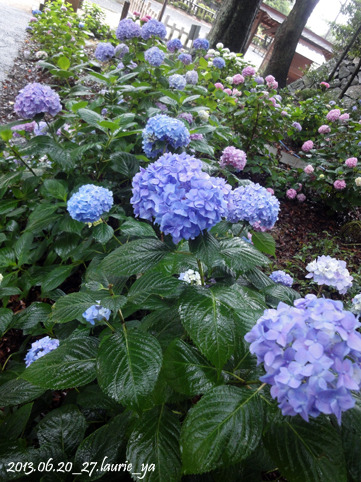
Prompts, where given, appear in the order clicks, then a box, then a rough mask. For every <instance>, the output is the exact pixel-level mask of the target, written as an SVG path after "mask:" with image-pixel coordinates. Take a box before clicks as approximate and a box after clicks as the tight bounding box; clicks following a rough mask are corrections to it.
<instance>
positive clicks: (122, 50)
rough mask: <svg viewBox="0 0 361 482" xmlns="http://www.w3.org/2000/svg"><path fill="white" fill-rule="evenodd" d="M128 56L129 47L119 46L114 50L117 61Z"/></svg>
mask: <svg viewBox="0 0 361 482" xmlns="http://www.w3.org/2000/svg"><path fill="white" fill-rule="evenodd" d="M126 54H129V47H128V45H126V44H119V45H117V46H116V47H115V49H114V56H115V57H116V58H117V59H121V58H123V57H124V55H126Z"/></svg>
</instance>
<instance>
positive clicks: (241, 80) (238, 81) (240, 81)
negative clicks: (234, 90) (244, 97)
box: [232, 74, 244, 85]
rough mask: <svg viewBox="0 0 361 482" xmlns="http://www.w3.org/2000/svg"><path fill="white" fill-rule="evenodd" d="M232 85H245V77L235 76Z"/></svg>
mask: <svg viewBox="0 0 361 482" xmlns="http://www.w3.org/2000/svg"><path fill="white" fill-rule="evenodd" d="M232 83H233V84H234V85H238V84H243V83H244V77H243V75H241V74H236V75H234V76H233V80H232Z"/></svg>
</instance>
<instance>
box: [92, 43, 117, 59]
mask: <svg viewBox="0 0 361 482" xmlns="http://www.w3.org/2000/svg"><path fill="white" fill-rule="evenodd" d="M94 55H95V58H96V59H97V60H100V62H107V61H108V60H110V59H111V58H113V57H114V47H113V45H112V44H111V43H109V42H105V43H99V44H98V45H97V48H96V50H95V54H94Z"/></svg>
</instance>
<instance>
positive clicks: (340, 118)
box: [338, 113, 350, 122]
mask: <svg viewBox="0 0 361 482" xmlns="http://www.w3.org/2000/svg"><path fill="white" fill-rule="evenodd" d="M349 119H350V114H347V113H346V114H342V115H340V117H339V118H338V120H339V121H341V122H346V121H348V120H349Z"/></svg>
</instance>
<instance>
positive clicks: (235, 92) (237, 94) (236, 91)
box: [232, 89, 242, 97]
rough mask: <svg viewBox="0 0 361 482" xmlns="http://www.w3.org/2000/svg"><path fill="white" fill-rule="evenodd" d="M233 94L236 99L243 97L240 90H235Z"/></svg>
mask: <svg viewBox="0 0 361 482" xmlns="http://www.w3.org/2000/svg"><path fill="white" fill-rule="evenodd" d="M232 94H233V95H235V96H236V97H241V95H242V92H241V91H240V90H237V89H233V90H232Z"/></svg>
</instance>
